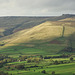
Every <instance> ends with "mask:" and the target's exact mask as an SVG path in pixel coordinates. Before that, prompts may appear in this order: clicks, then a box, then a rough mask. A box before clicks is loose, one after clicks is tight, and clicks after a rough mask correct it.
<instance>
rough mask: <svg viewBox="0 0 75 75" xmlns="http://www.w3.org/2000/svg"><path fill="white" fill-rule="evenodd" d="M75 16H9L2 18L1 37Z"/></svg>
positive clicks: (0, 22)
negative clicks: (47, 22)
mask: <svg viewBox="0 0 75 75" xmlns="http://www.w3.org/2000/svg"><path fill="white" fill-rule="evenodd" d="M72 17H75V15H72V14H63V15H62V16H53V17H47V16H45V17H44V16H42V17H26V16H7V17H0V29H1V30H0V37H3V36H8V35H10V34H13V33H15V32H18V31H20V30H23V29H28V28H32V27H34V26H36V25H39V24H41V23H44V22H46V21H58V20H62V19H66V18H72Z"/></svg>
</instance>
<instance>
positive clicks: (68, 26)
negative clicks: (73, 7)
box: [0, 21, 75, 54]
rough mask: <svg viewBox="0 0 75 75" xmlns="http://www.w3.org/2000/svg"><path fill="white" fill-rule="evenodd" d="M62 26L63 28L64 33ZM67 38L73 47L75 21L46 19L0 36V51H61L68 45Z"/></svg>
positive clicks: (28, 52) (46, 52) (74, 45)
mask: <svg viewBox="0 0 75 75" xmlns="http://www.w3.org/2000/svg"><path fill="white" fill-rule="evenodd" d="M63 27H64V28H65V29H64V33H63ZM69 38H70V39H71V41H72V47H73V49H74V48H75V22H71V21H70V22H68V21H67V22H64V21H47V22H44V23H42V24H40V25H37V26H35V27H33V28H29V29H24V30H21V31H19V32H16V33H14V34H12V35H9V36H6V37H4V38H1V39H0V40H1V41H2V42H4V46H1V48H2V49H1V50H0V52H1V53H7V54H14V51H15V54H56V53H61V52H63V51H64V49H65V48H67V47H69V46H70V45H69ZM65 51H66V50H65ZM65 51H64V52H65ZM67 52H69V50H68V51H67ZM72 52H74V50H73V51H72Z"/></svg>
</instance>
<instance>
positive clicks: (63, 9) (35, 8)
mask: <svg viewBox="0 0 75 75" xmlns="http://www.w3.org/2000/svg"><path fill="white" fill-rule="evenodd" d="M61 14H75V0H0V16H58V15H61Z"/></svg>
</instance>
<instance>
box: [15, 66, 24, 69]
mask: <svg viewBox="0 0 75 75" xmlns="http://www.w3.org/2000/svg"><path fill="white" fill-rule="evenodd" d="M16 68H17V69H18V70H22V69H24V65H17V66H16Z"/></svg>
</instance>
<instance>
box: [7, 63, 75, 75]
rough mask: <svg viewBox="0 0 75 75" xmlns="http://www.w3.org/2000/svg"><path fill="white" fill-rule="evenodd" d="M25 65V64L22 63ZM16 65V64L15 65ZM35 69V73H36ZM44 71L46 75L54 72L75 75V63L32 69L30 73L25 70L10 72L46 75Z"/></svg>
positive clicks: (21, 74)
mask: <svg viewBox="0 0 75 75" xmlns="http://www.w3.org/2000/svg"><path fill="white" fill-rule="evenodd" d="M22 63H23V62H22ZM14 64H15V63H14ZM34 69H35V72H34ZM42 70H46V72H47V74H46V75H48V74H49V75H51V72H52V71H55V73H56V74H60V75H73V73H75V63H69V64H59V65H51V66H47V67H44V68H43V69H41V68H31V69H30V71H25V70H15V71H8V72H9V73H12V74H13V75H18V74H19V75H35V74H36V75H39V74H40V75H44V74H43V73H41V71H42Z"/></svg>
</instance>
